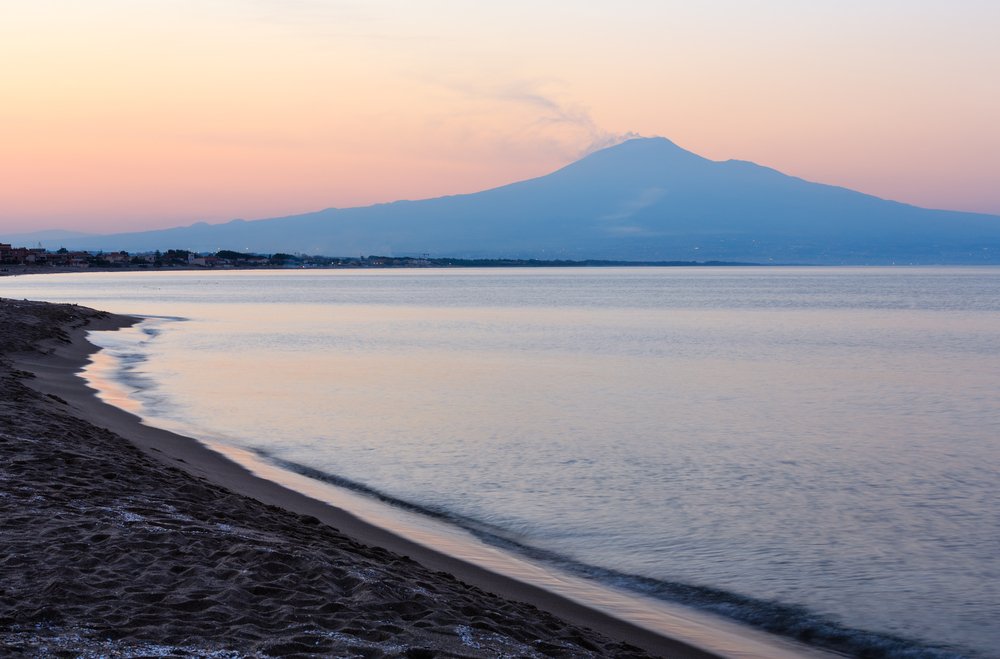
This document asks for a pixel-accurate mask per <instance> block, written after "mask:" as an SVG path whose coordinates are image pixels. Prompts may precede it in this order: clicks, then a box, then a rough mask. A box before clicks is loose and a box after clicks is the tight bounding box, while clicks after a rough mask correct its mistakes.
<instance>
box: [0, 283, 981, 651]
mask: <svg viewBox="0 0 1000 659" xmlns="http://www.w3.org/2000/svg"><path fill="white" fill-rule="evenodd" d="M0 295H4V296H8V297H28V298H35V299H46V300H53V301H72V302H78V303H82V304H87V305H89V306H95V307H98V308H103V309H107V310H111V311H116V312H124V313H131V314H141V315H148V316H155V318H152V319H151V320H149V321H147V322H146V323H145V324H144V325H143V326H142V327H141V328H140V329H139V330H135V331H131V332H123V333H119V334H104V335H103V336H102V337H101V338H100V339H99V340H100V341H101V342H102V343H103V344H104V345H106V346H107V348H108V350H109V351H111V352H112V353H113V354H117V355H118V356H119V357H120V358H121V360H122V361H121V364H122V369H121V371H120V372H119V377H120V379H121V381H122V382H124V383H126V384H127V385H128V386H129V387H130V388H131V389H132V391H133V394H132V395H133V396H134V398H135V399H136V400H137V401H138V402H139V404H141V414H142V415H143V416H144V417H146V418H147V419H149V420H150V422H151V423H154V424H156V425H162V426H165V427H170V428H172V429H175V430H180V431H183V432H185V433H187V434H193V435H195V436H200V437H205V438H211V439H215V440H221V441H224V442H230V443H232V444H234V445H238V446H242V447H245V448H249V449H252V450H255V451H257V452H258V453H259V454H260V455H264V456H267V457H268V458H269V459H271V460H273V461H276V462H277V463H279V464H281V465H283V466H285V467H288V468H292V469H297V470H299V471H308V472H309V473H312V474H313V475H319V476H321V477H324V478H328V479H329V480H331V481H334V482H337V483H340V484H343V485H346V486H349V487H354V488H357V489H361V490H364V491H369V492H372V493H377V494H379V495H381V496H383V497H384V498H386V499H389V500H393V501H395V502H396V503H398V504H400V505H405V506H408V507H411V508H412V509H415V510H420V511H424V512H426V513H427V514H430V515H434V516H437V517H438V518H439V519H446V520H448V521H450V522H451V523H454V524H458V525H461V526H464V527H466V528H469V529H471V530H473V531H474V532H475V533H477V534H478V535H480V537H482V538H484V539H485V540H487V541H488V542H491V543H496V544H499V545H502V546H505V547H507V548H508V549H511V550H514V551H518V552H524V553H527V554H529V555H532V556H535V557H537V558H540V559H542V560H546V561H551V562H555V563H558V564H560V565H562V566H563V567H564V568H566V569H569V570H571V571H574V572H576V573H577V574H583V575H586V576H588V577H589V578H593V579H598V580H602V581H605V582H611V583H614V584H617V585H619V586H623V587H626V588H632V589H636V590H640V591H642V592H645V593H648V594H652V595H654V596H657V597H663V598H668V599H675V600H681V601H683V602H686V603H689V604H692V605H695V606H700V607H705V608H710V609H713V610H716V611H722V612H724V613H727V614H731V615H734V616H736V617H738V618H741V619H743V620H748V621H750V622H752V623H754V624H757V625H761V626H764V627H768V628H774V629H779V628H784V629H785V630H786V631H788V628H789V627H796V626H797V627H796V628H797V629H799V630H801V629H804V628H808V629H810V630H811V631H810V632H809V633H810V634H812V635H813V636H814V637H816V638H819V637H821V636H823V635H824V634H827V635H829V634H833V635H836V634H845V635H848V636H853V637H854V638H855V639H856V643H857V644H858V645H857V646H856V647H855V651H859V652H860V651H861V650H862V649H864V648H865V647H881V648H894V650H893V651H894V652H897V653H898V654H899V656H903V654H902V653H904V652H910V653H913V654H907V655H906V656H920V653H921V652H925V653H926V654H928V656H930V655H932V654H933V651H932V650H930V649H928V648H927V647H924V646H944V647H951V648H953V649H956V650H957V651H958V652H960V653H967V654H975V653H978V654H981V655H984V656H995V655H996V654H997V648H1000V625H998V623H997V621H998V620H1000V495H998V491H1000V490H998V486H1000V476H998V456H1000V268H976V269H966V268H938V269H933V268H915V269H903V268H900V269H862V268H809V269H804V268H803V269H798V268H772V269H754V268H718V269H714V268H696V269H695V268H691V269H685V268H672V269H671V268H667V269H624V268H623V269H572V270H570V269H565V270H563V269H531V270H527V269H525V270H521V269H517V270H407V271H363V272H358V271H354V272H335V271H312V272H309V271H283V272H220V273H188V272H184V273H148V274H146V273H142V274H139V273H123V274H96V273H95V274H81V275H52V276H45V277H22V278H16V279H15V278H6V279H2V280H0ZM865 631H870V632H875V633H876V634H874V635H871V634H865V633H864V632H865ZM896 637H898V638H896ZM901 639H905V640H901ZM865 644H868V645H865Z"/></svg>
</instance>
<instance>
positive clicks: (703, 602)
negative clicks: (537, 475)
mask: <svg viewBox="0 0 1000 659" xmlns="http://www.w3.org/2000/svg"><path fill="white" fill-rule="evenodd" d="M250 450H251V451H253V452H254V453H255V454H257V455H258V456H259V457H260V458H262V459H263V460H266V461H267V462H269V463H271V464H273V465H275V466H277V467H280V468H282V469H286V470H288V471H291V472H294V473H297V474H299V475H302V476H305V477H307V478H311V479H314V480H317V481H321V482H323V483H328V484H330V485H334V486H336V487H341V488H344V489H347V490H351V491H353V492H357V493H359V494H363V495H366V496H369V497H372V498H374V499H377V500H378V501H380V502H382V503H385V504H388V505H391V506H394V507H397V508H400V509H402V510H406V511H408V512H412V513H416V514H418V515H423V516H425V517H429V518H431V519H435V520H439V521H443V522H446V523H448V524H452V525H455V526H458V527H460V528H462V529H464V530H466V531H468V532H469V533H471V534H473V535H474V536H475V537H476V538H478V539H479V540H481V541H482V542H484V543H487V544H489V545H492V546H494V547H498V548H500V549H504V550H506V551H510V552H512V553H516V554H519V555H521V556H524V557H527V558H530V559H532V560H535V561H538V562H542V563H546V564H549V565H552V566H555V567H557V568H559V569H561V570H563V571H565V572H569V573H570V574H573V575H575V576H578V577H583V578H585V579H590V580H592V581H597V582H599V583H603V584H605V585H609V586H614V587H616V588H619V589H622V590H626V591H630V592H633V593H637V594H640V595H644V596H646V597H652V598H655V599H660V600H664V601H667V602H673V603H677V604H683V605H685V606H689V607H693V608H697V609H701V610H703V611H710V612H712V613H715V614H717V615H721V616H724V617H726V618H730V619H732V620H736V621H738V622H741V623H744V624H747V625H751V626H753V627H756V628H758V629H762V630H764V631H767V632H769V633H772V634H777V635H780V636H785V637H788V638H793V639H795V640H797V641H800V642H803V643H806V644H808V645H812V646H815V647H820V648H823V649H827V650H833V651H835V652H839V653H843V654H846V655H849V656H854V657H864V658H866V659H869V658H870V659H960V658H962V657H974V656H977V654H976V653H974V652H972V651H970V650H967V649H965V648H956V647H949V646H940V645H933V644H929V643H926V642H922V641H917V640H914V639H909V638H904V637H901V636H896V635H892V634H887V633H882V632H874V631H868V630H863V629H854V628H850V627H847V626H844V625H842V624H840V623H838V622H836V621H833V620H830V619H828V618H825V617H824V616H822V615H820V614H817V613H815V612H812V611H810V610H808V609H807V608H805V607H803V606H799V605H795V604H786V603H782V602H776V601H771V600H762V599H755V598H752V597H748V596H746V595H741V594H738V593H733V592H729V591H725V590H721V589H718V588H712V587H710V586H700V585H693V584H686V583H680V582H671V581H664V580H660V579H654V578H652V577H646V576H642V575H638V574H629V573H627V572H621V571H618V570H614V569H610V568H605V567H601V566H597V565H591V564H588V563H584V562H582V561H578V560H575V559H573V558H570V557H567V556H564V555H562V554H559V553H557V552H553V551H551V550H547V549H541V548H539V547H533V546H531V545H528V544H525V543H523V542H519V541H517V540H514V539H512V538H511V537H509V535H508V533H507V532H506V530H505V529H503V528H500V527H497V526H494V525H492V524H489V523H487V522H483V521H482V520H478V519H474V518H471V517H468V516H465V515H461V514H457V513H454V512H452V511H448V510H444V509H441V508H437V507H433V506H424V505H421V504H417V503H414V502H412V501H407V500H405V499H400V498H398V497H395V496H392V495H390V494H387V493H385V492H383V491H381V490H378V489H376V488H373V487H371V486H368V485H365V484H364V483H359V482H357V481H354V480H351V479H349V478H345V477H343V476H338V475H336V474H331V473H327V472H324V471H321V470H319V469H316V468H314V467H310V466H307V465H303V464H300V463H297V462H292V461H290V460H285V459H283V458H280V457H277V456H275V455H274V454H272V453H270V452H268V451H266V450H263V449H260V448H251V449H250Z"/></svg>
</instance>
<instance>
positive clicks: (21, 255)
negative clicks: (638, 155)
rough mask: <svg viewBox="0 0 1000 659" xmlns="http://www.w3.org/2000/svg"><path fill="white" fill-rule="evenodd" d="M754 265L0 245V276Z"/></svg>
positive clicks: (724, 262) (723, 262)
mask: <svg viewBox="0 0 1000 659" xmlns="http://www.w3.org/2000/svg"><path fill="white" fill-rule="evenodd" d="M720 265H755V264H752V263H735V262H728V261H601V260H583V261H573V260H566V259H555V260H546V259H457V258H432V257H430V256H429V255H426V254H425V255H422V256H357V257H331V256H308V255H304V254H284V253H280V252H278V253H275V254H252V253H246V252H236V251H233V250H226V249H224V250H220V251H218V252H214V253H199V252H193V251H190V250H186V249H168V250H166V251H159V250H157V251H155V252H141V253H137V254H130V253H128V252H102V251H98V252H81V251H71V250H68V249H66V248H61V249H57V250H55V251H49V250H46V249H43V248H41V247H38V248H32V247H14V246H12V245H10V244H7V243H0V274H4V275H15V274H31V273H42V272H67V271H70V272H71V271H75V270H84V269H88V270H157V269H186V270H195V269H240V270H246V269H276V268H496V267H501V268H504V267H507V268H509V267H602V266H603V267H609V266H720Z"/></svg>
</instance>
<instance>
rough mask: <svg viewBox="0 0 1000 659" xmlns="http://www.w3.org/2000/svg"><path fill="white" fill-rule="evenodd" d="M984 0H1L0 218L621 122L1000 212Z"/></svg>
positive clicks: (155, 200) (560, 158)
mask: <svg viewBox="0 0 1000 659" xmlns="http://www.w3.org/2000/svg"><path fill="white" fill-rule="evenodd" d="M997 34H1000V2H997V0H952V1H951V2H932V1H929V0H908V1H904V0H882V1H876V0H867V1H864V2H861V1H857V0H839V1H835V2H834V1H830V2H828V1H826V0H812V1H806V0H758V1H756V2H749V1H746V0H740V1H735V0H734V1H713V0H707V1H705V2H691V1H690V0H684V1H676V2H675V1H673V0H617V1H615V2H606V1H603V0H575V1H569V0H531V1H527V0H505V1H504V2H488V1H486V0H483V1H481V2H474V1H472V0H464V1H458V0H422V1H421V2H413V1H412V0H366V1H360V0H351V1H347V0H345V1H339V0H4V1H3V2H2V3H0V62H2V65H0V232H2V233H11V232H20V231H35V230H41V229H69V230H77V231H87V232H112V231H115V232H117V231H132V230H136V231H137V230H144V229H151V228H163V227H170V226H178V225H183V224H190V223H192V222H195V221H208V222H219V221H226V220H229V219H233V218H238V217H240V218H245V219H258V218H265V217H277V216H282V215H289V214H294V213H300V212H308V211H313V210H319V209H322V208H329V207H341V208H343V207H350V206H358V205H367V204H371V203H378V202H387V201H394V200H397V199H418V198H426V197H434V196H439V195H444V194H456V193H463V192H474V191H477V190H482V189H486V188H490V187H496V186H498V185H503V184H506V183H510V182H513V181H517V180H522V179H526V178H532V177H535V176H540V175H543V174H546V173H548V172H551V171H553V170H555V169H558V168H559V167H562V166H564V165H566V164H569V163H570V162H572V161H574V160H576V159H578V158H580V157H581V156H583V155H585V154H586V153H588V152H590V151H592V150H594V149H597V148H600V147H602V146H606V145H610V144H614V143H616V142H617V141H620V140H621V139H624V138H625V137H627V136H630V135H643V136H664V137H668V138H670V139H671V140H673V141H674V142H676V143H678V144H679V145H680V146H683V147H684V148H686V149H689V150H691V151H694V152H696V153H698V154H700V155H703V156H705V157H708V158H711V159H713V160H726V159H729V158H736V159H741V160H751V161H754V162H757V163H759V164H763V165H767V166H770V167H774V168H776V169H779V170H781V171H783V172H785V173H788V174H793V175H795V176H800V177H802V178H806V179H809V180H813V181H819V182H823V183H830V184H835V185H842V186H846V187H849V188H853V189H856V190H860V191H862V192H867V193H870V194H874V195H877V196H880V197H885V198H889V199H894V200H898V201H904V202H908V203H913V204H917V205H921V206H928V207H934V208H949V209H957V210H968V211H978V212H987V213H996V214H1000V38H997Z"/></svg>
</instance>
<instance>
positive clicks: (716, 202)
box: [42, 138, 1000, 264]
mask: <svg viewBox="0 0 1000 659" xmlns="http://www.w3.org/2000/svg"><path fill="white" fill-rule="evenodd" d="M42 242H43V244H45V245H46V246H52V247H59V246H63V245H64V246H66V247H69V248H78V249H104V250H117V249H125V250H128V251H144V250H155V249H161V250H162V249H167V248H183V249H191V250H196V251H215V250H218V249H234V250H249V251H254V252H264V253H272V252H302V253H307V254H325V255H335V256H336V255H358V254H366V255H367V254H379V255H386V256H407V255H419V254H424V253H427V254H430V255H432V256H435V257H466V258H469V257H471V258H482V257H489V258H495V257H504V258H539V259H613V260H636V261H640V260H641V261H654V260H656V261H660V260H685V261H686V260H697V261H705V260H725V261H754V262H784V263H829V264H838V263H849V264H885V263H953V264H961V263H1000V216H994V215H982V214H974V213H960V212H952V211H943V210H929V209H924V208H918V207H915V206H910V205H907V204H902V203H897V202H893V201H887V200H884V199H879V198H877V197H873V196H871V195H866V194H861V193H858V192H854V191H851V190H848V189H846V188H839V187H834V186H829V185H822V184H819V183H811V182H809V181H804V180H802V179H799V178H795V177H793V176H788V175H785V174H782V173H781V172H778V171H776V170H773V169H770V168H767V167H762V166H760V165H756V164H754V163H751V162H745V161H739V160H727V161H725V162H716V161H712V160H708V159H706V158H702V157H701V156H698V155H696V154H694V153H691V152H690V151H686V150H684V149H682V148H680V147H678V146H677V145H675V144H674V143H673V142H671V141H669V140H667V139H663V138H641V139H634V140H629V141H627V142H624V143H622V144H619V145H617V146H613V147H610V148H607V149H604V150H601V151H598V152H596V153H593V154H591V155H589V156H587V157H585V158H583V159H582V160H579V161H577V162H575V163H573V164H571V165H568V166H567V167H564V168H562V169H560V170H558V171H556V172H553V173H552V174H549V175H547V176H542V177H539V178H535V179H531V180H527V181H521V182H519V183H513V184H511V185H505V186H503V187H499V188H495V189H492V190H486V191H483V192H477V193H473V194H465V195H454V196H448V197H439V198H435V199H425V200H421V201H397V202H394V203H389V204H377V205H374V206H366V207H362V208H348V209H332V208H331V209H327V210H323V211H319V212H316V213H309V214H305V215H296V216H291V217H284V218H276V219H267V220H257V221H244V220H234V221H232V222H228V223H225V224H214V225H210V224H205V223H199V224H195V225H192V226H189V227H179V228H175V229H167V230H161V231H147V232H142V233H123V234H114V235H108V236H90V237H77V238H69V237H67V238H62V239H59V240H57V241H47V240H42ZM57 243H58V244H57Z"/></svg>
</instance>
